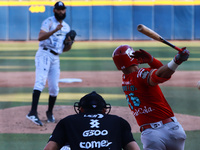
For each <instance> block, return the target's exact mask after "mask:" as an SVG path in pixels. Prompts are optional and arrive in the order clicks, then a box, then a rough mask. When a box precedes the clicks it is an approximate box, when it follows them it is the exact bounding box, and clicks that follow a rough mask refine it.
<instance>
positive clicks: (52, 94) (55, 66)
mask: <svg viewBox="0 0 200 150" xmlns="http://www.w3.org/2000/svg"><path fill="white" fill-rule="evenodd" d="M59 78H60V61H59V59H55V60H54V61H53V63H52V65H51V68H50V70H49V75H48V87H49V105H48V110H47V112H46V115H47V121H48V122H55V118H54V116H53V107H54V105H55V102H56V99H57V95H58V93H59V86H58V81H59Z"/></svg>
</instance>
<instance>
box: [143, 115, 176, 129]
mask: <svg viewBox="0 0 200 150" xmlns="http://www.w3.org/2000/svg"><path fill="white" fill-rule="evenodd" d="M172 121H173V120H172V118H167V119H165V120H162V121H159V122H158V123H162V124H166V123H169V122H172ZM152 124H155V125H156V123H152ZM148 128H153V127H152V126H151V124H146V125H142V126H141V127H140V132H142V131H144V130H146V129H148ZM154 128H156V126H155V127H154Z"/></svg>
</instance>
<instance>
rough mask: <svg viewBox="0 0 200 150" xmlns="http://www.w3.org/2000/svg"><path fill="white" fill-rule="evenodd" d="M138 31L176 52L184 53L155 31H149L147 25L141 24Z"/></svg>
mask: <svg viewBox="0 0 200 150" xmlns="http://www.w3.org/2000/svg"><path fill="white" fill-rule="evenodd" d="M137 30H138V31H139V32H141V33H143V34H145V35H146V36H148V37H150V38H152V39H154V40H157V41H160V42H162V43H164V44H166V45H168V46H170V47H172V48H174V49H175V50H177V51H179V52H182V49H181V48H179V47H177V46H175V45H173V44H172V43H170V42H168V41H167V40H165V39H164V38H163V37H161V36H160V35H159V34H158V33H156V32H155V31H153V30H151V29H149V28H148V27H146V26H145V25H143V24H139V25H138V26H137Z"/></svg>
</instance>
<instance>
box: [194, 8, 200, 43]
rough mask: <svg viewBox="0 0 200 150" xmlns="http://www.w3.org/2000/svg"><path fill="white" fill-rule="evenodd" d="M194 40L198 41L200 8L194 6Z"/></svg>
mask: <svg viewBox="0 0 200 150" xmlns="http://www.w3.org/2000/svg"><path fill="white" fill-rule="evenodd" d="M194 39H195V40H199V39H200V6H194Z"/></svg>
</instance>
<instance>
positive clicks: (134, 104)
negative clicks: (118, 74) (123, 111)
mask: <svg viewBox="0 0 200 150" xmlns="http://www.w3.org/2000/svg"><path fill="white" fill-rule="evenodd" d="M151 70H152V69H150V68H140V70H139V71H137V72H132V73H130V74H123V76H122V88H123V91H124V93H125V95H126V100H127V102H128V105H129V108H130V109H131V111H132V112H133V115H134V116H135V119H136V120H137V123H138V125H139V126H141V125H143V124H148V123H153V122H158V121H161V120H164V119H167V118H169V117H173V116H174V113H173V111H172V109H171V107H170V106H169V104H168V102H167V100H166V99H165V97H164V95H163V93H162V91H161V89H160V87H159V86H158V85H156V86H151V85H149V83H148V80H149V78H150V71H151Z"/></svg>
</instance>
